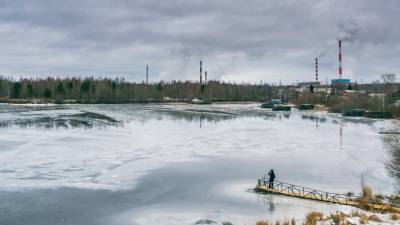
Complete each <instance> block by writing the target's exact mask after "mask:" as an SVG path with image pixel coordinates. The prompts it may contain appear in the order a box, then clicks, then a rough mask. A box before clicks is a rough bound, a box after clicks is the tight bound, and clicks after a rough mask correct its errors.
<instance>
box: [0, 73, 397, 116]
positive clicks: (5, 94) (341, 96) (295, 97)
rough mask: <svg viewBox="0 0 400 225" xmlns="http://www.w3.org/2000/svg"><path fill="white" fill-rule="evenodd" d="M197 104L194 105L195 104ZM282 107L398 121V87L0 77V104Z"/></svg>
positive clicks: (387, 84) (392, 84)
mask: <svg viewBox="0 0 400 225" xmlns="http://www.w3.org/2000/svg"><path fill="white" fill-rule="evenodd" d="M196 99H198V100H196ZM271 99H282V100H283V101H284V102H289V103H293V104H295V105H297V106H300V105H301V104H313V105H323V106H325V108H327V109H328V110H329V111H330V112H336V113H344V112H349V111H351V110H353V109H365V110H369V111H373V112H383V111H388V112H390V113H392V114H393V115H394V116H395V117H397V118H399V117H400V84H398V83H388V82H383V83H370V84H357V83H353V84H352V85H349V87H344V88H343V87H342V88H339V89H338V88H337V87H332V86H330V85H318V86H317V87H316V88H313V87H312V86H310V87H308V86H306V87H304V86H303V87H302V86H301V85H285V86H282V85H271V84H267V83H263V84H261V83H260V84H249V83H229V82H221V81H214V80H211V81H208V82H207V83H202V84H200V83H199V82H194V81H167V82H166V81H160V82H153V83H145V82H128V81H126V80H125V79H124V78H115V79H110V78H94V77H86V78H80V77H69V78H52V77H48V78H36V79H33V78H21V79H19V80H14V79H12V78H5V77H1V76H0V103H57V104H64V103H70V104H71V103H81V104H100V103H103V104H119V103H168V102H191V103H193V102H196V103H209V102H246V101H247V102H268V101H270V100H271Z"/></svg>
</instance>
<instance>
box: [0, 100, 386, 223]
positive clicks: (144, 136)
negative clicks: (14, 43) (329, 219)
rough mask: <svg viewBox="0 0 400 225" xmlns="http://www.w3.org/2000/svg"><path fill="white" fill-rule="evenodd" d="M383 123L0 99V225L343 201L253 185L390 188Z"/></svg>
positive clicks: (187, 216)
mask: <svg viewBox="0 0 400 225" xmlns="http://www.w3.org/2000/svg"><path fill="white" fill-rule="evenodd" d="M389 125H390V122H389V121H380V120H371V119H346V120H344V119H342V118H341V116H340V115H337V114H328V113H322V112H321V113H313V112H298V111H293V112H291V113H274V112H271V111H269V110H261V109H259V105H257V104H232V105H224V104H215V105H202V106H201V105H186V104H169V105H72V106H51V105H48V106H30V105H8V104H0V162H1V166H0V224H16V225H19V224H21V225H22V224H24V225H26V224H33V225H46V224H49V225H50V224H51V225H55V224H85V225H86V224H135V225H136V224H196V223H197V224H206V223H217V224H218V223H219V224H220V223H222V222H223V221H230V222H233V223H235V224H251V223H254V222H255V221H257V220H259V219H270V220H271V219H272V220H273V219H277V218H288V217H292V216H302V215H304V213H305V212H307V211H310V210H318V211H326V212H328V211H335V210H337V209H341V210H348V209H349V208H347V207H344V206H337V205H334V204H324V203H316V202H310V201H303V200H299V199H291V198H286V197H282V196H261V195H257V194H255V193H252V192H251V191H249V189H251V188H252V187H254V185H255V184H256V179H257V177H259V176H262V175H263V174H264V173H265V171H266V169H269V168H274V170H275V172H276V175H277V179H278V180H281V181H286V182H289V183H295V184H298V185H303V186H308V187H311V188H316V189H321V190H326V191H332V192H343V193H346V192H349V191H351V192H359V191H360V186H361V183H362V182H364V183H365V184H367V185H369V186H371V187H372V188H373V189H374V190H375V191H376V192H380V193H387V194H390V193H393V191H394V187H393V180H392V179H391V178H389V177H388V175H387V172H386V170H385V166H384V164H385V161H386V160H387V159H386V158H387V157H388V156H387V154H386V151H385V149H384V147H383V146H384V145H383V143H382V140H381V136H380V135H379V134H378V132H379V131H380V130H381V129H385V128H386V127H388V126H389Z"/></svg>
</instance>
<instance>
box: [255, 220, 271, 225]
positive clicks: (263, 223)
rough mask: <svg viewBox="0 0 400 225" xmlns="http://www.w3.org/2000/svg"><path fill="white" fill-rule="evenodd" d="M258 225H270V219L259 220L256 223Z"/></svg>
mask: <svg viewBox="0 0 400 225" xmlns="http://www.w3.org/2000/svg"><path fill="white" fill-rule="evenodd" d="M256 225H269V223H268V221H266V220H262V221H258V222H257V223H256Z"/></svg>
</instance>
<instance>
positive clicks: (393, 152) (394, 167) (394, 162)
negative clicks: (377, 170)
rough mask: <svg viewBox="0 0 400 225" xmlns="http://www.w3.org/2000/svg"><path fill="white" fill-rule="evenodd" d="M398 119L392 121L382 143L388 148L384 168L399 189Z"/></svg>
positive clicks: (399, 136)
mask: <svg viewBox="0 0 400 225" xmlns="http://www.w3.org/2000/svg"><path fill="white" fill-rule="evenodd" d="M399 132H400V121H396V122H394V125H393V127H392V128H391V129H390V130H388V131H387V132H386V133H387V134H385V136H384V138H383V139H384V143H385V145H386V147H387V149H388V153H389V158H388V160H387V161H386V169H387V171H388V174H389V176H391V177H393V178H394V179H395V181H396V183H397V186H398V188H399V189H400V133H399Z"/></svg>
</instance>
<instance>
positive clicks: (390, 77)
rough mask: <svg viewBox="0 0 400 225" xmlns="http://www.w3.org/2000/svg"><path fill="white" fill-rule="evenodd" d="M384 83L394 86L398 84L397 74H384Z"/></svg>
mask: <svg viewBox="0 0 400 225" xmlns="http://www.w3.org/2000/svg"><path fill="white" fill-rule="evenodd" d="M381 79H382V82H383V83H385V84H392V83H394V82H396V74H394V73H384V74H382V75H381Z"/></svg>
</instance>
